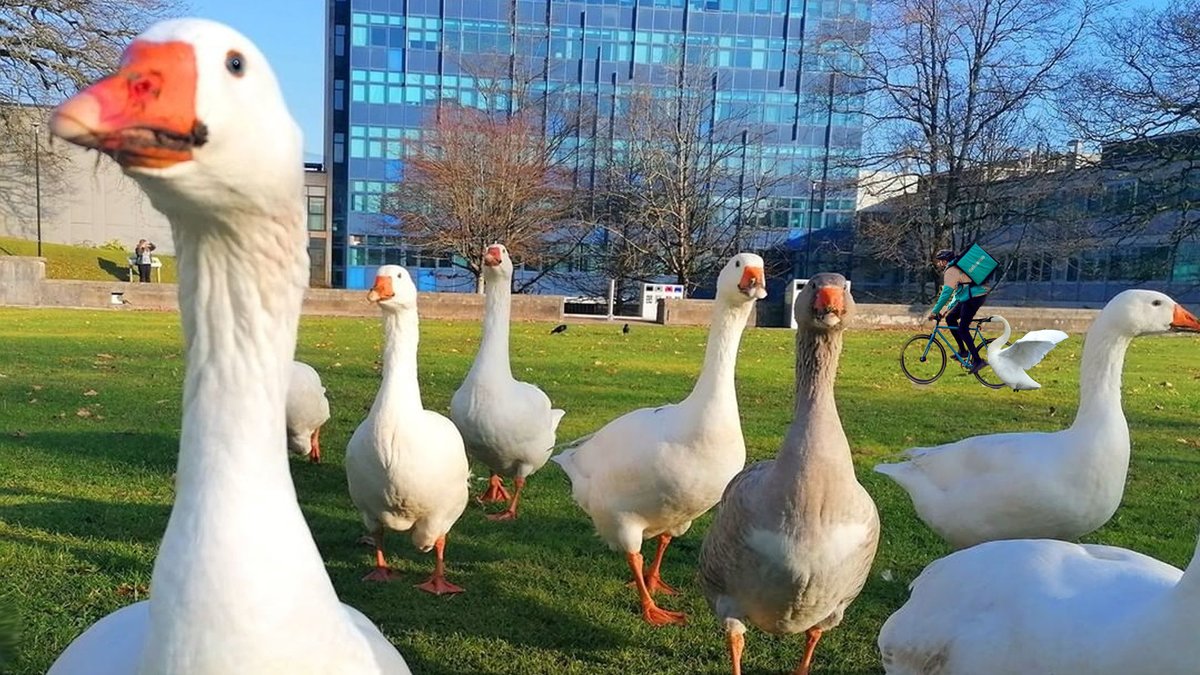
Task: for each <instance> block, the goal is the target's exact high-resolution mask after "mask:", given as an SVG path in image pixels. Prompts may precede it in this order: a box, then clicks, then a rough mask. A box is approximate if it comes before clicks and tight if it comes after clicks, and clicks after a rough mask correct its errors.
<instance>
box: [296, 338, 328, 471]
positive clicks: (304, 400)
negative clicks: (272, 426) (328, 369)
mask: <svg viewBox="0 0 1200 675" xmlns="http://www.w3.org/2000/svg"><path fill="white" fill-rule="evenodd" d="M328 421H329V399H328V398H326V397H325V386H324V385H322V384H321V376H320V375H318V374H317V371H316V370H314V369H313V367H312V366H310V365H308V364H307V363H303V362H301V361H293V362H292V379H291V381H290V382H289V384H288V393H287V430H288V450H289V451H290V452H292V454H296V455H307V454H308V453H309V450H310V448H311V439H312V435H313V432H314V431H316V430H317V429H318V428H320V427H321V425H323V424H325V423H326V422H328Z"/></svg>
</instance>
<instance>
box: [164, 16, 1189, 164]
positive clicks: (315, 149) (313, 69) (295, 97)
mask: <svg viewBox="0 0 1200 675" xmlns="http://www.w3.org/2000/svg"><path fill="white" fill-rule="evenodd" d="M485 1H489V2H494V1H496V0H485ZM185 2H186V3H187V5H188V6H189V8H190V13H191V14H192V15H194V16H200V17H204V18H206V19H213V20H216V21H220V22H222V23H226V24H229V25H230V26H233V27H234V28H236V29H237V30H238V31H240V32H241V33H243V34H245V35H246V37H248V38H250V39H251V40H253V41H254V42H255V44H257V45H258V48H259V49H261V50H262V51H263V53H264V54H266V56H267V59H268V60H269V61H270V62H271V66H272V68H274V70H275V74H276V76H277V77H278V78H279V81H280V84H281V85H282V87H283V95H284V97H285V98H286V99H287V102H288V106H289V107H290V108H291V110H292V115H293V116H294V117H295V118H296V121H297V122H299V123H300V128H301V129H302V130H303V131H304V152H305V160H307V161H321V155H322V145H323V143H324V140H323V139H324V137H325V129H324V124H325V122H324V115H325V85H324V78H325V0H185ZM1169 2H1170V0H1122V1H1121V2H1120V3H1118V8H1120V7H1124V8H1125V9H1126V11H1146V10H1154V9H1160V8H1162V7H1164V6H1167V4H1168V3H1169Z"/></svg>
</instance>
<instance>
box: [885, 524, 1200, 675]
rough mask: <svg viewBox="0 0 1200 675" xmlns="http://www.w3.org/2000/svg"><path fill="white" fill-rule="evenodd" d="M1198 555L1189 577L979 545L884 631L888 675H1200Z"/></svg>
mask: <svg viewBox="0 0 1200 675" xmlns="http://www.w3.org/2000/svg"><path fill="white" fill-rule="evenodd" d="M1198 617H1200V548H1198V550H1197V552H1196V553H1195V554H1194V555H1193V556H1192V561H1191V564H1189V565H1188V568H1187V571H1186V572H1180V571H1179V569H1178V568H1175V567H1172V566H1171V565H1168V564H1166V563H1163V562H1159V561H1158V560H1155V559H1154V558H1151V557H1149V556H1145V555H1142V554H1140V553H1134V552H1133V551H1129V550H1126V549H1123V548H1116V547H1113V546H1097V545H1090V544H1085V545H1079V544H1069V543H1066V542H1062V541H1052V540H1046V539H1021V540H1016V541H996V542H989V543H986V544H980V545H979V546H975V547H973V548H969V549H967V550H965V551H958V552H957V553H954V554H951V555H950V556H947V557H945V558H942V559H941V560H936V561H934V562H933V563H932V564H931V565H929V567H927V568H925V571H923V572H921V574H920V576H918V577H917V579H916V581H914V582H913V584H912V597H910V598H909V600H908V602H906V603H905V604H904V606H903V607H901V608H900V609H899V610H898V611H897V612H896V613H895V614H893V615H892V616H891V617H890V618H888V620H887V621H886V622H885V623H884V624H883V629H882V630H881V631H880V633H879V651H880V653H881V654H882V655H883V665H884V668H885V669H886V670H887V672H888V673H889V675H980V674H982V673H987V675H1030V674H1033V673H1047V674H1049V673H1055V674H1063V675H1073V674H1078V675H1085V674H1086V675H1130V674H1131V673H1146V674H1147V675H1150V674H1151V673H1152V674H1153V675H1194V674H1195V673H1196V672H1197V669H1198V668H1200V643H1197V642H1196V634H1197V633H1198V632H1200V618H1198Z"/></svg>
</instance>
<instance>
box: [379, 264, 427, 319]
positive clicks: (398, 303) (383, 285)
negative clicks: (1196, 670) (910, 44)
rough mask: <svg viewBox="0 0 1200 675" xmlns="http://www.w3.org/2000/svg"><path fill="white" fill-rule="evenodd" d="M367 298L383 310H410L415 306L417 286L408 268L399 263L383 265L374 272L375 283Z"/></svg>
mask: <svg viewBox="0 0 1200 675" xmlns="http://www.w3.org/2000/svg"><path fill="white" fill-rule="evenodd" d="M367 300H369V301H371V302H377V303H379V308H380V309H382V310H383V311H385V312H398V311H401V310H411V309H416V307H417V287H416V286H415V285H413V282H412V277H411V276H410V275H409V273H408V270H406V269H404V268H403V267H401V266H399V265H384V266H383V267H380V268H379V271H378V272H376V273H375V285H374V286H373V287H372V288H371V290H370V291H369V292H368V293H367Z"/></svg>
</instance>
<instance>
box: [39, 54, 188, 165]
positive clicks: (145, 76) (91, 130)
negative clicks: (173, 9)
mask: <svg viewBox="0 0 1200 675" xmlns="http://www.w3.org/2000/svg"><path fill="white" fill-rule="evenodd" d="M50 130H51V131H52V132H53V133H54V135H56V136H58V137H60V138H62V139H64V140H66V141H69V142H71V143H74V144H76V145H80V146H83V147H85V148H90V149H93V150H99V151H100V152H103V153H105V154H107V155H109V156H111V157H112V158H113V159H114V160H116V161H117V163H118V164H120V165H121V166H123V167H138V168H147V169H164V168H166V167H169V166H174V165H175V164H179V163H180V162H186V161H189V160H190V159H192V149H193V148H196V147H199V146H201V145H204V143H205V141H206V140H207V136H208V131H207V130H206V129H205V127H204V125H203V124H201V123H200V122H199V121H198V120H197V119H196V55H195V51H194V50H193V49H192V46H191V45H190V44H188V43H186V42H143V41H140V40H135V41H134V42H133V43H131V44H130V45H129V47H128V48H127V49H126V50H125V54H124V56H122V58H121V68H120V70H118V71H117V72H116V74H114V75H109V76H108V77H106V78H104V79H102V80H100V81H99V82H97V83H95V84H93V85H92V86H90V87H88V88H87V89H84V90H83V91H81V92H79V93H78V94H76V95H74V96H72V97H71V98H69V99H67V100H66V101H64V102H63V103H62V104H61V105H59V106H58V108H56V109H55V110H54V114H53V116H51V118H50Z"/></svg>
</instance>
